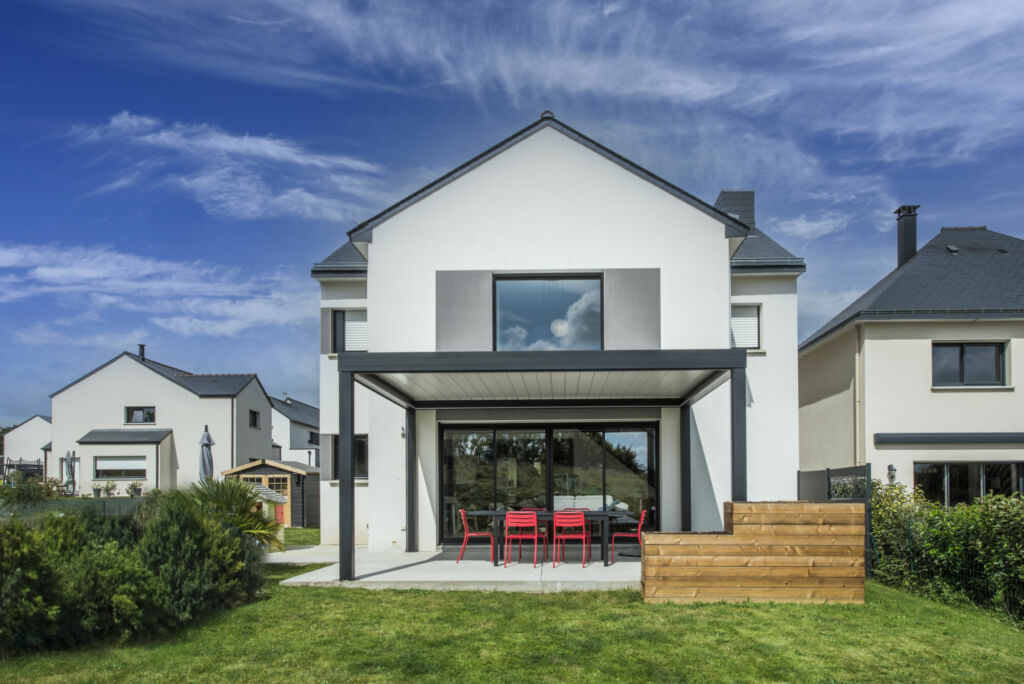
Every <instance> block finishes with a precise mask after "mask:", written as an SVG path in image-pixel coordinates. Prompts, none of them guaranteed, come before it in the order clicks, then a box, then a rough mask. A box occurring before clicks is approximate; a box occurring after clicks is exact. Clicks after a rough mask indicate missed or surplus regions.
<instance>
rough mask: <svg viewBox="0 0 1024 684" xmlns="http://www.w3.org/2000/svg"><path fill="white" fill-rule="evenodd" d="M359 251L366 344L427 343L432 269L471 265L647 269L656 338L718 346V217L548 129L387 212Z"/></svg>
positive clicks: (723, 307) (723, 266) (722, 329)
mask: <svg viewBox="0 0 1024 684" xmlns="http://www.w3.org/2000/svg"><path fill="white" fill-rule="evenodd" d="M369 255H370V256H369V259H370V267H369V272H368V298H369V312H368V317H369V329H370V351H374V352H385V351H434V347H435V342H436V336H435V304H436V302H435V272H436V271H438V270H472V269H486V270H494V271H507V272H524V271H539V272H543V271H548V272H566V271H600V270H602V269H606V268H659V269H661V342H662V347H663V348H665V349H687V348H690V349H711V348H719V349H721V348H727V347H728V346H729V290H730V282H729V279H730V275H729V242H728V240H726V238H725V229H724V226H723V224H722V223H721V222H719V221H716V220H715V219H713V218H711V217H710V216H708V215H706V214H704V213H702V212H700V211H698V210H697V209H694V208H693V207H690V206H689V205H687V204H685V203H683V202H682V201H680V200H679V199H677V198H675V197H673V196H671V195H669V194H668V193H666V192H665V191H663V190H660V189H659V188H657V187H655V186H654V185H652V184H651V183H649V182H647V181H645V180H642V179H641V178H639V177H638V176H636V175H635V174H633V173H630V172H629V171H626V170H625V169H623V168H621V167H619V166H618V165H616V164H614V163H612V162H610V161H608V160H606V159H604V158H603V157H601V156H599V155H597V154H595V153H594V152H592V151H591V150H589V149H587V148H586V147H584V146H583V145H580V144H579V143H577V142H575V141H573V140H571V139H569V138H567V137H565V136H564V135H562V134H561V133H558V132H557V131H554V130H552V129H542V130H541V131H539V132H537V133H535V134H534V135H532V136H530V137H529V138H527V139H526V140H524V141H522V142H520V143H519V144H517V145H515V146H513V147H511V148H509V149H508V150H506V151H505V152H503V153H502V154H500V155H498V156H497V157H495V158H493V159H491V160H489V161H488V162H486V163H484V164H483V165H481V166H479V167H477V168H476V169H475V170H473V171H472V172H470V173H468V174H466V175H465V176H463V177H461V178H459V179H458V180H456V181H454V182H452V183H450V184H449V185H447V186H445V187H444V188H442V189H440V190H438V191H437V192H435V193H433V194H432V195H430V196H428V197H427V198H425V199H423V200H421V201H420V202H418V203H417V204H414V205H412V206H411V207H409V208H407V209H405V210H404V211H402V212H400V213H398V214H396V215H395V216H393V217H392V218H390V219H388V220H387V221H386V222H385V223H383V224H382V225H380V226H378V227H377V228H376V229H375V230H374V234H373V242H372V243H371V244H370V245H369ZM413 255H414V257H413Z"/></svg>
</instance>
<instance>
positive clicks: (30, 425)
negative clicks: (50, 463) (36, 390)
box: [0, 413, 50, 481]
mask: <svg viewBox="0 0 1024 684" xmlns="http://www.w3.org/2000/svg"><path fill="white" fill-rule="evenodd" d="M3 443H4V450H3V453H2V454H0V480H2V481H6V480H7V475H8V473H9V471H12V470H23V471H24V472H26V473H31V474H38V472H39V468H40V466H41V465H42V464H43V463H44V462H45V459H46V451H47V449H48V447H49V443H50V416H44V415H42V414H38V413H37V414H36V415H34V416H32V417H31V418H29V419H28V420H24V421H22V422H20V423H18V424H17V425H16V426H14V427H13V428H11V429H10V430H8V431H7V433H6V434H4V442H3Z"/></svg>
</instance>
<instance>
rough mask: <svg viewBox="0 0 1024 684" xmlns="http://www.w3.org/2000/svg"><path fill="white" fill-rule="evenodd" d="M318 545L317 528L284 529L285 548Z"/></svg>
mask: <svg viewBox="0 0 1024 684" xmlns="http://www.w3.org/2000/svg"><path fill="white" fill-rule="evenodd" d="M319 543H320V528H319V527H286V528H284V544H285V546H316V545H317V544H319Z"/></svg>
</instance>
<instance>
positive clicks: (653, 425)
mask: <svg viewBox="0 0 1024 684" xmlns="http://www.w3.org/2000/svg"><path fill="white" fill-rule="evenodd" d="M449 430H453V431H458V432H492V433H498V432H500V431H502V430H508V431H510V432H512V431H524V432H529V431H532V432H543V433H544V443H545V457H546V461H545V479H546V480H547V483H546V486H547V492H546V496H545V504H546V508H547V509H548V510H553V508H554V496H555V481H554V479H555V473H554V467H553V466H554V433H555V432H556V431H558V430H579V431H581V432H602V433H603V432H606V431H615V432H629V431H630V430H636V431H641V430H645V431H646V430H653V431H654V437H653V442H654V509H655V511H656V512H657V515H655V516H653V517H654V519H655V520H654V522H655V523H656V524H657V525H658V526H660V524H661V522H660V521H661V515H660V514H661V425H660V422H659V421H640V422H636V421H630V422H622V423H619V422H616V421H614V420H607V421H606V420H601V421H593V422H557V423H537V422H526V423H500V422H498V423H441V422H438V423H437V486H438V489H437V491H438V497H437V502H438V511H437V543H438V544H441V545H443V544H461V543H462V537H446V536H445V531H444V523H445V507H446V504H445V478H444V471H445V452H444V439H445V432H446V431H449ZM495 442H496V440H495ZM492 448H494V449H495V455H494V463H495V469H494V473H495V474H494V478H495V479H494V480H493V482H494V484H493V487H494V489H493V492H494V493H493V494H492V499H493V500H497V453H496V450H497V444H496V443H495V444H494V446H493V447H492ZM606 458H607V453H606ZM606 475H607V462H605V464H604V467H603V468H602V475H601V477H602V495H604V491H605V490H606V489H607V484H606V483H604V482H603V481H604V479H605V477H606ZM648 484H650V479H648ZM650 529H654V528H650Z"/></svg>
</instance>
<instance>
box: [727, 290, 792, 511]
mask: <svg viewBox="0 0 1024 684" xmlns="http://www.w3.org/2000/svg"><path fill="white" fill-rule="evenodd" d="M732 302H733V303H734V304H759V305H760V307H761V349H759V350H757V351H749V352H747V499H748V500H750V501H780V500H781V501H787V500H793V499H796V481H797V472H798V471H799V469H800V427H799V425H800V407H799V393H798V386H797V374H798V368H797V366H798V364H797V346H798V339H797V279H796V277H795V276H738V277H734V278H733V281H732ZM719 510H721V506H719Z"/></svg>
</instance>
